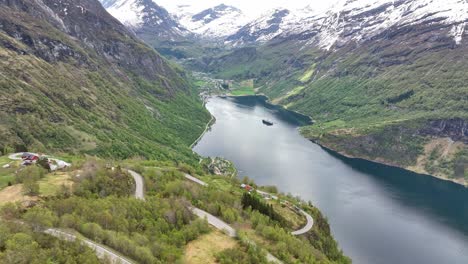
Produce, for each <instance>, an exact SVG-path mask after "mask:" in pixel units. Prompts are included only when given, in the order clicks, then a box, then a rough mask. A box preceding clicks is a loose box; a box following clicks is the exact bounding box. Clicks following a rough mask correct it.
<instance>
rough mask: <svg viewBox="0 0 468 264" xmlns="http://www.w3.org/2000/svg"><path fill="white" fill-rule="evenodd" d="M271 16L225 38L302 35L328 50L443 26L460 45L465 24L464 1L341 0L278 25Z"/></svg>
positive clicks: (289, 17) (243, 40)
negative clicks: (390, 32)
mask: <svg viewBox="0 0 468 264" xmlns="http://www.w3.org/2000/svg"><path fill="white" fill-rule="evenodd" d="M272 16H273V14H272V13H270V14H267V15H265V16H264V17H260V18H258V19H256V20H254V21H253V22H251V23H249V24H247V25H246V26H244V27H243V28H242V29H241V30H239V31H238V32H237V33H236V34H234V35H232V36H230V37H228V38H227V41H228V42H229V43H231V44H233V45H242V44H247V43H249V42H250V43H252V42H266V41H269V40H272V39H273V38H276V37H283V38H286V37H288V36H293V35H303V36H304V37H303V39H304V41H305V42H306V43H305V45H312V44H313V45H317V46H319V47H320V48H323V49H330V48H331V47H333V46H334V45H340V44H341V43H346V42H349V41H356V42H359V41H363V40H366V39H369V38H371V37H373V36H375V35H378V34H380V33H382V32H383V31H384V30H386V29H388V28H390V27H402V26H408V25H416V24H419V23H436V22H438V23H445V24H447V25H449V26H451V27H452V30H451V33H450V34H451V36H452V37H453V38H454V40H455V42H456V43H457V44H459V43H460V42H461V40H462V38H463V34H464V31H465V27H466V21H468V1H466V0H340V1H338V2H337V3H336V4H335V5H333V6H332V7H331V8H328V9H327V10H315V9H314V7H313V6H308V7H306V8H303V9H301V10H293V11H292V12H290V13H289V14H287V15H286V16H284V17H283V18H282V20H281V21H279V22H280V23H279V24H278V21H275V23H277V25H276V26H275V27H273V29H275V30H274V31H273V30H267V31H265V29H266V28H270V29H272V27H271V26H272V25H273V24H275V23H269V21H270V18H271V17H272Z"/></svg>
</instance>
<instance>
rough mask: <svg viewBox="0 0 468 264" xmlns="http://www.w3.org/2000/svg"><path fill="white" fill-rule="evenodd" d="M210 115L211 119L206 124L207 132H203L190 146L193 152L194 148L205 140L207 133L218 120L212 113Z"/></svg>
mask: <svg viewBox="0 0 468 264" xmlns="http://www.w3.org/2000/svg"><path fill="white" fill-rule="evenodd" d="M208 112H209V111H208ZM210 115H211V119H210V121H208V123H207V124H206V127H205V130H203V132H202V133H201V135H200V136H199V137H198V138H197V139H196V140H195V141H194V142H193V143H192V144H191V145H190V146H189V147H190V149H191V150H192V151H193V147H195V146H196V145H197V144H198V142H200V140H201V139H202V138H203V136H204V135H205V134H206V132H208V130H209V129H210V128H211V126H212V125H214V124H215V123H216V118H215V117H214V115H212V114H211V113H210Z"/></svg>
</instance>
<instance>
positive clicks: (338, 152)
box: [301, 135, 468, 189]
mask: <svg viewBox="0 0 468 264" xmlns="http://www.w3.org/2000/svg"><path fill="white" fill-rule="evenodd" d="M301 136H302V135H301ZM303 137H304V136H303ZM304 138H305V139H307V140H310V141H311V142H313V143H314V144H317V145H318V146H319V147H321V148H322V149H324V150H325V151H327V152H330V153H333V154H335V155H339V156H342V157H344V158H346V159H351V160H363V161H367V162H372V163H375V164H379V165H384V166H388V167H392V168H397V169H401V170H405V171H407V172H411V173H414V174H417V175H421V176H424V177H431V178H434V179H438V180H442V181H445V182H451V183H453V184H456V185H459V186H461V187H464V188H467V189H468V185H465V184H462V183H459V182H457V181H455V180H453V179H448V178H443V177H439V176H435V175H431V174H427V173H421V172H418V171H414V170H411V169H409V168H405V167H401V166H398V165H395V164H391V163H388V162H385V161H378V160H372V159H368V158H362V157H355V156H352V155H349V154H347V153H345V152H343V151H338V150H335V149H332V148H331V147H328V146H326V145H324V144H322V143H320V142H318V141H315V140H312V139H309V138H306V137H304Z"/></svg>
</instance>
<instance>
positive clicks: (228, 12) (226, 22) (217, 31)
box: [179, 4, 248, 38]
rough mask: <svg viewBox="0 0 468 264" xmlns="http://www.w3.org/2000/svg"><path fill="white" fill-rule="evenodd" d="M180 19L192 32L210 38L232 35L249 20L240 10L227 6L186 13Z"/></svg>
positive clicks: (221, 5) (222, 5)
mask: <svg viewBox="0 0 468 264" xmlns="http://www.w3.org/2000/svg"><path fill="white" fill-rule="evenodd" d="M187 8H188V7H187ZM179 19H180V23H181V24H182V25H184V26H185V27H186V28H188V29H189V30H191V31H192V32H195V33H197V34H200V35H202V36H205V37H208V38H222V37H225V36H228V35H231V34H233V33H235V32H236V31H237V30H239V28H240V27H241V26H242V25H243V24H245V23H246V21H247V20H248V18H247V17H246V16H245V15H244V13H243V12H242V11H241V10H240V9H238V8H236V7H234V6H229V5H225V4H220V5H217V6H215V7H212V8H208V9H205V10H203V11H201V12H198V13H195V14H193V13H189V12H186V13H185V14H183V15H181V16H180V17H179Z"/></svg>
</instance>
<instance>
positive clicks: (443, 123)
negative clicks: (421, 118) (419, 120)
mask: <svg viewBox="0 0 468 264" xmlns="http://www.w3.org/2000/svg"><path fill="white" fill-rule="evenodd" d="M420 133H421V134H422V135H428V136H436V137H450V138H451V139H452V140H454V141H462V142H464V143H465V144H468V120H465V119H461V118H454V119H445V120H433V121H430V122H429V124H428V125H427V126H426V127H425V128H424V129H422V130H421V131H420Z"/></svg>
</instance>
